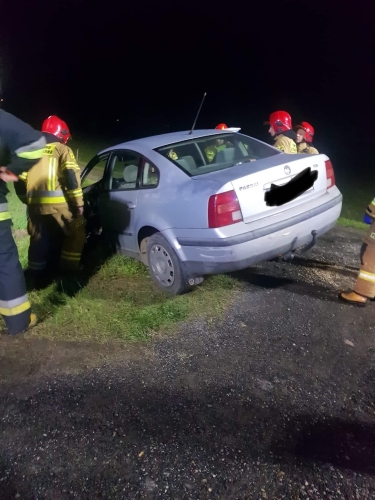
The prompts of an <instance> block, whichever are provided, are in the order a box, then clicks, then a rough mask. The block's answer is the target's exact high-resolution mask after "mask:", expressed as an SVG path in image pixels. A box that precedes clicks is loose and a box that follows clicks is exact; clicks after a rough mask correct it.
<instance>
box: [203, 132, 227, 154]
mask: <svg viewBox="0 0 375 500" xmlns="http://www.w3.org/2000/svg"><path fill="white" fill-rule="evenodd" d="M227 128H228V127H227V126H226V125H225V123H219V125H216V127H215V130H226V129H227ZM226 147H227V145H226V144H225V141H224V139H216V140H215V141H214V142H212V144H210V145H209V146H207V147H206V148H205V150H204V154H205V155H206V158H207V160H208V162H209V163H212V161H213V160H214V158H215V156H216V153H218V152H219V151H222V150H223V149H226Z"/></svg>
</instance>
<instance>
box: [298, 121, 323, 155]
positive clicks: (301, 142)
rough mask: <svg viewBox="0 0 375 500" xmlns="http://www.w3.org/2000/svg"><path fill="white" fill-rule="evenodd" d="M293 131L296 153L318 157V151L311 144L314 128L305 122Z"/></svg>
mask: <svg viewBox="0 0 375 500" xmlns="http://www.w3.org/2000/svg"><path fill="white" fill-rule="evenodd" d="M294 130H295V132H296V143H297V151H298V153H305V154H308V155H318V154H319V151H318V150H317V149H316V148H315V147H314V145H313V143H312V141H313V138H314V134H315V130H314V127H313V126H312V125H310V124H309V123H307V122H301V125H297V126H296V127H295V128H294Z"/></svg>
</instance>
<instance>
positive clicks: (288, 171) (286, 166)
mask: <svg viewBox="0 0 375 500" xmlns="http://www.w3.org/2000/svg"><path fill="white" fill-rule="evenodd" d="M284 172H285V173H286V175H289V174H290V172H291V170H290V167H289V165H285V167H284Z"/></svg>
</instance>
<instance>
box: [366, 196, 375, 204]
mask: <svg viewBox="0 0 375 500" xmlns="http://www.w3.org/2000/svg"><path fill="white" fill-rule="evenodd" d="M367 199H368V198H367ZM371 205H375V198H374V199H373V200H372V202H371Z"/></svg>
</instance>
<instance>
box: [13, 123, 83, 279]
mask: <svg viewBox="0 0 375 500" xmlns="http://www.w3.org/2000/svg"><path fill="white" fill-rule="evenodd" d="M42 132H43V135H44V136H45V138H46V141H47V145H46V147H45V149H44V155H43V159H42V161H41V162H39V163H38V164H37V165H36V166H35V167H34V168H32V169H31V170H30V171H29V172H27V173H26V172H24V173H22V174H21V175H20V179H21V180H23V181H24V183H23V192H21V190H20V188H18V189H17V194H18V196H19V197H20V198H21V199H22V198H23V199H24V201H25V202H26V204H27V208H28V215H29V217H28V224H27V230H28V234H29V236H30V246H29V270H30V271H31V272H32V274H33V275H34V278H35V279H36V281H38V278H41V277H42V276H43V274H45V271H46V269H47V267H48V264H50V263H51V258H53V256H54V251H55V252H56V253H57V254H58V255H59V259H60V270H62V271H77V270H79V269H81V267H80V260H81V255H82V251H83V247H84V244H85V241H86V233H85V225H86V224H85V219H84V217H83V194H82V187H81V179H80V169H79V166H78V165H77V162H76V159H75V157H74V154H73V151H72V150H71V149H70V148H69V147H68V146H67V145H66V144H67V142H68V140H69V139H70V137H71V134H70V131H69V128H68V126H67V124H66V123H65V122H64V121H63V120H61V119H60V118H58V117H57V116H49V117H48V118H47V119H46V120H45V121H44V122H43V125H42ZM19 184H21V183H19Z"/></svg>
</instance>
